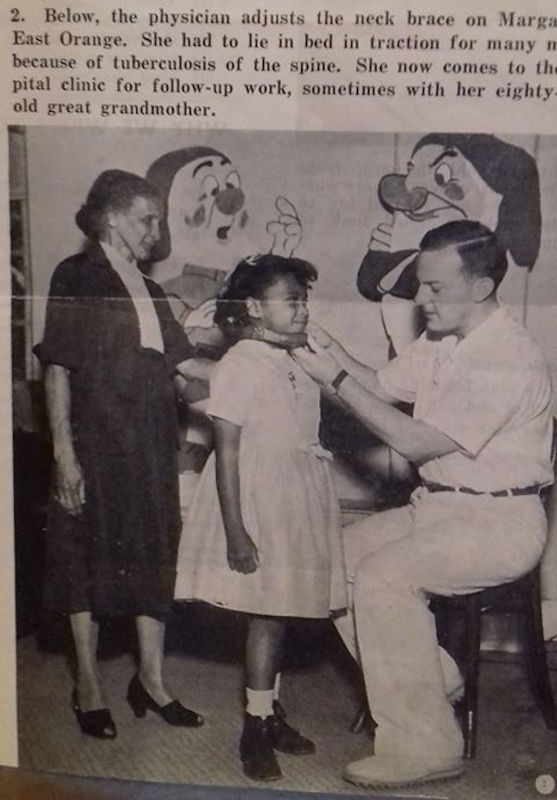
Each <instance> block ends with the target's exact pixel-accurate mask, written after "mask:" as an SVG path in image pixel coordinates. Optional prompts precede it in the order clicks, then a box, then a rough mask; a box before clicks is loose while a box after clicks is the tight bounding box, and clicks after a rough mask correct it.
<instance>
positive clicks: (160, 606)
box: [38, 245, 192, 618]
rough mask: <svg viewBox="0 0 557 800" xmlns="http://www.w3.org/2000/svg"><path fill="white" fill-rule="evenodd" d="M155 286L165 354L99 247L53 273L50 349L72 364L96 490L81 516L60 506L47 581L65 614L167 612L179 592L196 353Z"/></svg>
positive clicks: (48, 359) (89, 480) (87, 470)
mask: <svg viewBox="0 0 557 800" xmlns="http://www.w3.org/2000/svg"><path fill="white" fill-rule="evenodd" d="M146 284H147V287H148V290H149V293H150V294H151V297H152V298H153V299H154V301H155V308H156V312H157V315H158V318H159V321H160V324H161V330H162V336H163V342H164V349H165V352H164V354H162V353H160V352H158V351H156V350H153V349H151V348H143V347H141V345H140V331H139V320H138V317H137V313H136V311H135V307H134V304H133V302H132V300H131V298H130V295H129V294H128V292H127V290H126V288H125V287H124V284H123V283H122V281H121V280H120V278H119V276H118V274H117V273H116V272H115V271H114V270H113V269H112V267H111V265H110V263H109V261H108V260H107V258H106V256H105V255H104V252H103V250H102V248H100V247H99V246H98V245H92V246H91V247H90V248H89V249H88V250H87V251H86V252H83V253H79V254H77V255H74V256H71V257H70V258H68V259H66V260H65V261H63V262H62V263H61V264H59V265H58V267H57V268H56V270H55V272H54V275H53V277H52V281H51V286H50V294H49V300H48V306H47V315H46V326H45V334H44V340H43V342H42V344H41V345H40V346H39V348H38V355H39V358H40V360H41V362H42V363H43V364H45V365H47V364H60V365H62V366H63V367H66V368H67V369H68V370H69V375H70V391H71V425H72V432H73V440H74V447H75V451H76V455H77V458H78V460H79V462H80V464H81V467H82V469H83V473H84V481H85V495H86V497H85V505H84V511H83V514H82V516H81V517H72V516H70V515H69V514H67V513H66V512H65V511H64V510H63V508H62V507H61V506H60V505H59V503H57V502H56V500H54V499H53V500H52V502H51V506H50V515H49V524H48V531H47V548H46V549H47V554H46V572H45V582H44V585H45V605H46V606H47V607H50V608H53V609H56V610H60V611H65V612H68V613H75V612H79V611H91V612H92V613H93V614H94V615H95V616H114V615H119V614H134V615H138V614H146V615H148V616H152V617H155V618H163V617H164V615H165V614H166V612H167V611H168V609H169V607H170V604H171V603H172V600H173V594H174V582H175V574H176V555H177V548H178V541H179V536H180V529H181V522H180V508H179V496H178V468H177V424H176V404H175V394H174V385H173V380H172V378H173V374H174V372H175V367H176V364H178V363H180V362H181V361H183V360H184V359H186V358H189V357H191V355H192V349H191V347H190V344H189V342H188V339H187V337H186V335H185V333H184V331H183V330H182V328H181V327H180V325H179V324H178V323H177V322H176V320H175V318H174V316H173V314H172V311H171V310H170V307H169V305H168V302H167V300H166V298H165V295H164V292H163V291H162V290H161V289H160V288H159V287H158V286H157V285H156V284H155V283H153V282H152V281H150V280H148V279H146Z"/></svg>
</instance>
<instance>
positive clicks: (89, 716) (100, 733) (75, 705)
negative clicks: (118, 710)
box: [72, 689, 117, 739]
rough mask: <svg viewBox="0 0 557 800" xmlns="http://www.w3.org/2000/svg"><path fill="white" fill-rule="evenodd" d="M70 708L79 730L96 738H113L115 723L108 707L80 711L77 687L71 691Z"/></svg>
mask: <svg viewBox="0 0 557 800" xmlns="http://www.w3.org/2000/svg"><path fill="white" fill-rule="evenodd" d="M72 709H73V712H74V714H75V716H76V719H77V722H78V724H79V727H80V728H81V732H82V733H84V734H86V735H87V736H94V737H95V738H96V739H115V738H116V733H117V732H116V725H115V724H114V720H113V719H112V717H111V715H110V711H109V710H108V708H95V709H94V710H93V711H82V710H81V708H80V706H79V700H78V697H77V689H74V690H73V692H72Z"/></svg>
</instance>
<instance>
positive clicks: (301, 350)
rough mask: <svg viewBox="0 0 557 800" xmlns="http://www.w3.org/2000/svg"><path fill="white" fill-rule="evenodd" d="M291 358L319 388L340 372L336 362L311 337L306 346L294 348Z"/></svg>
mask: <svg viewBox="0 0 557 800" xmlns="http://www.w3.org/2000/svg"><path fill="white" fill-rule="evenodd" d="M292 356H293V358H294V359H295V361H296V362H297V363H298V364H299V365H300V366H301V367H302V369H304V370H305V371H306V372H307V374H308V375H309V376H310V377H311V378H313V380H314V381H316V382H317V383H319V384H321V386H326V385H327V384H329V383H331V381H332V380H334V378H336V376H337V375H338V372H339V370H340V366H339V364H338V362H337V361H335V359H334V358H333V357H332V355H330V353H328V352H327V350H326V349H325V348H324V347H321V345H319V344H318V343H317V341H316V340H315V339H314V338H313V337H312V336H310V337H309V338H308V346H307V347H298V348H296V349H295V350H293V351H292Z"/></svg>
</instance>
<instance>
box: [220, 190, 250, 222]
mask: <svg viewBox="0 0 557 800" xmlns="http://www.w3.org/2000/svg"><path fill="white" fill-rule="evenodd" d="M244 202H245V195H244V193H243V191H242V190H241V189H240V188H237V187H235V186H229V187H228V188H227V189H224V190H223V191H222V192H219V193H218V194H217V197H216V200H215V205H216V207H217V208H218V210H219V211H220V212H221V214H228V215H229V216H233V215H234V214H236V212H237V211H239V210H240V209H241V208H242V206H243V205H244Z"/></svg>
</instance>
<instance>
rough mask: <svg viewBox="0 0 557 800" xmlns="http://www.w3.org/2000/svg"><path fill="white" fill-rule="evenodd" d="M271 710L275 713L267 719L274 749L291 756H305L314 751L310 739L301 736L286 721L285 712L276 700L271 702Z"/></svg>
mask: <svg viewBox="0 0 557 800" xmlns="http://www.w3.org/2000/svg"><path fill="white" fill-rule="evenodd" d="M273 711H274V712H275V713H274V715H273V716H272V717H269V719H270V720H271V725H272V728H273V734H274V739H275V744H274V746H275V750H278V751H279V753H288V754H289V755H291V756H306V755H310V754H311V753H315V745H314V743H313V742H312V741H311V739H308V738H307V737H306V736H302V734H301V733H298V731H297V730H296V729H295V728H293V727H292V726H291V725H289V724H288V723H287V721H286V713H285V711H284V709H283V707H282V706H281V704H280V703H279V702H278V700H275V701H274V703H273Z"/></svg>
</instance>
